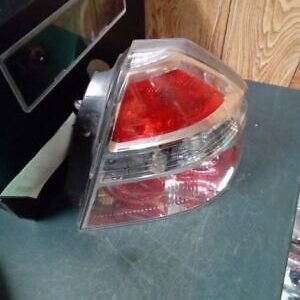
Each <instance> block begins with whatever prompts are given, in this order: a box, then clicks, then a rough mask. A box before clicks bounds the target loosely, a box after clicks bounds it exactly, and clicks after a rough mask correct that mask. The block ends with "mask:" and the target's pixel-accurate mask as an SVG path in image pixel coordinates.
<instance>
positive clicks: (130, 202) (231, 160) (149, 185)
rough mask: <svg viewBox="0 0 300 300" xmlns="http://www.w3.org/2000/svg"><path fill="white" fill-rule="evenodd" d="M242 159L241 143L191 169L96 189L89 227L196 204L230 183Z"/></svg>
mask: <svg viewBox="0 0 300 300" xmlns="http://www.w3.org/2000/svg"><path fill="white" fill-rule="evenodd" d="M239 158H240V142H238V143H237V144H236V145H235V146H233V147H232V148H230V149H228V150H225V151H223V152H222V153H220V154H219V155H217V156H215V157H214V158H213V159H211V160H209V161H206V162H204V163H202V164H200V165H199V166H195V167H194V168H193V169H191V170H187V171H184V172H180V173H178V174H174V175H169V176H165V177H160V178H156V179H148V180H142V181H139V182H132V183H125V184H118V185H112V186H107V187H102V188H100V189H99V190H98V191H97V194H96V199H95V205H94V208H93V211H92V213H91V214H90V217H89V219H88V223H87V226H88V227H90V228H93V227H94V226H107V225H113V224H126V223H130V222H133V221H141V220H145V219H152V218H159V217H165V216H168V215H172V214H175V213H179V212H183V211H186V210H189V209H192V208H194V207H197V206H198V205H200V204H203V203H205V202H207V201H209V200H210V199H212V198H214V197H215V196H216V195H217V194H218V193H219V192H220V191H222V190H223V189H224V188H225V187H226V186H227V185H228V181H229V180H230V179H231V177H232V175H233V173H234V171H235V169H236V167H237V164H238V161H239Z"/></svg>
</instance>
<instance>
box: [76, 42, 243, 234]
mask: <svg viewBox="0 0 300 300" xmlns="http://www.w3.org/2000/svg"><path fill="white" fill-rule="evenodd" d="M245 91H246V86H245V83H244V82H243V81H242V80H241V79H240V78H239V77H238V76H237V75H236V74H235V73H234V72H232V71H231V70H230V69H228V68H227V67H226V66H224V65H223V64H222V63H221V62H220V61H219V60H217V59H216V58H214V57H212V56H211V55H210V54H209V53H207V52H206V51H204V50H202V49H200V48H199V47H197V46H195V45H194V44H193V43H190V42H187V41H185V40H181V39H179V40H159V41H136V42H134V43H133V45H132V46H131V48H130V49H129V51H128V54H127V56H126V57H125V58H124V61H123V64H122V65H121V67H120V70H119V74H118V79H117V80H116V83H115V85H113V86H112V87H111V94H110V98H109V102H108V106H107V114H106V116H105V119H106V122H104V123H105V125H104V128H102V130H101V135H99V136H101V144H100V146H99V149H97V151H98V152H97V153H98V156H97V157H96V158H95V160H94V162H93V167H92V169H91V173H90V174H91V178H92V179H91V183H90V185H89V188H88V189H87V193H86V203H87V205H86V206H85V207H84V210H83V219H82V220H81V226H82V227H85V228H93V227H101V226H109V225H114V224H125V223H129V222H133V221H141V220H147V219H153V218H159V217H164V216H168V215H172V214H175V213H178V212H182V211H185V210H189V209H192V208H194V207H196V206H199V205H200V204H202V203H204V202H207V201H208V200H210V199H212V198H213V197H215V196H216V195H217V194H218V193H220V192H221V191H222V190H224V188H226V186H227V185H228V182H229V180H230V179H231V177H232V175H233V173H234V171H235V170H236V168H237V165H238V161H239V156H240V141H241V136H242V134H243V131H244V126H245V122H246V110H247V104H246V101H245V99H244V94H245ZM103 137H105V138H106V139H105V138H104V140H103Z"/></svg>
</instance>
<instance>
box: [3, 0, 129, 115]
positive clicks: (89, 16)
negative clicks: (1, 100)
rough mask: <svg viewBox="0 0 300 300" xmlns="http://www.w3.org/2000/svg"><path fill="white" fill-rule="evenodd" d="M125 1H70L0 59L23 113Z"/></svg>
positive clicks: (118, 12) (113, 18) (107, 25)
mask: <svg viewBox="0 0 300 300" xmlns="http://www.w3.org/2000/svg"><path fill="white" fill-rule="evenodd" d="M125 4H126V2H125V0H70V1H68V3H66V4H65V5H64V6H63V7H62V8H61V9H59V10H58V11H56V12H55V13H54V14H53V15H51V16H50V17H49V18H48V19H46V20H45V21H44V22H43V23H42V24H40V25H39V26H38V27H37V28H35V29H34V30H33V31H32V32H30V33H29V34H28V35H27V36H25V37H24V38H23V39H21V40H20V41H19V42H17V43H16V44H15V45H13V46H12V47H11V48H10V49H8V50H7V51H6V52H5V53H4V54H3V55H1V57H0V67H1V68H2V71H3V73H4V75H5V77H6V78H7V80H8V83H9V84H10V86H11V88H12V90H13V92H14V93H15V95H16V97H17V99H18V101H19V103H20V105H21V106H22V108H23V110H24V111H26V112H30V111H31V110H32V109H33V108H34V107H35V106H36V105H37V104H38V103H39V102H40V101H41V100H42V99H43V98H44V97H45V95H46V94H47V93H48V92H49V91H50V90H51V89H52V88H53V87H54V86H55V85H56V84H57V83H58V82H59V81H60V80H61V79H62V78H63V77H64V76H66V74H67V73H68V72H69V71H70V70H71V68H72V67H73V66H74V65H75V64H76V63H78V61H79V60H80V59H81V58H82V57H83V56H84V55H85V54H86V53H87V52H88V50H89V49H90V48H91V47H92V46H94V45H95V44H96V43H97V42H98V41H99V40H100V38H101V37H102V36H103V34H104V33H105V32H106V31H107V30H108V29H109V28H110V27H111V26H113V24H114V23H115V22H116V21H117V20H118V19H119V18H120V17H121V16H122V15H123V14H124V12H125Z"/></svg>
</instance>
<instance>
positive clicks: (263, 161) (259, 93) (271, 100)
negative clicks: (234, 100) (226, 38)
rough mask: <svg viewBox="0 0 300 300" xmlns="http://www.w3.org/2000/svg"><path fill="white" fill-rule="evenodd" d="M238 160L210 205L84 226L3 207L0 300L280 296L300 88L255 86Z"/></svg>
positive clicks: (299, 162)
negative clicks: (138, 220)
mask: <svg viewBox="0 0 300 300" xmlns="http://www.w3.org/2000/svg"><path fill="white" fill-rule="evenodd" d="M248 98H249V122H248V126H247V131H246V140H245V149H244V154H243V158H242V162H241V166H240V168H239V170H238V172H237V174H236V177H235V179H234V180H233V183H232V185H231V187H230V188H229V189H228V190H227V191H226V192H225V193H224V194H223V195H222V196H220V197H219V199H217V201H214V202H212V203H211V204H209V205H207V206H205V207H202V208H198V209H195V210H193V211H192V212H189V213H185V214H182V215H178V216H173V217H171V218H169V219H165V220H161V221H155V222H146V223H143V224H138V225H131V226H125V227H118V228H113V229H105V230H98V231H92V232H78V231H77V229H76V219H77V211H75V210H69V211H66V212H64V213H61V214H60V215H58V216H56V217H53V218H52V219H48V220H45V221H43V222H33V221H26V220H18V219H17V218H16V217H14V216H12V215H9V214H7V213H5V212H0V286H1V287H0V299H1V300H63V299H67V300H70V299H72V300H92V299H105V300H108V299H113V300H114V299H117V300H119V299H128V300H142V299H149V300H154V299H163V300H168V299H172V300H173V299H176V300H179V299H185V300H187V299H197V300H199V299H214V300H216V299H222V300H227V299H228V300H234V299H238V300H241V299H242V300H246V299H249V300H253V299H255V300H269V299H272V300H276V299H279V298H280V294H281V289H282V282H283V276H284V271H285V265H286V258H287V253H288V247H289V240H290V236H291V231H292V227H293V219H294V213H295V208H296V204H297V198H298V192H299V181H300V92H299V91H295V90H289V89H284V88H279V87H274V86H268V85H262V84H256V83H250V84H249V96H248Z"/></svg>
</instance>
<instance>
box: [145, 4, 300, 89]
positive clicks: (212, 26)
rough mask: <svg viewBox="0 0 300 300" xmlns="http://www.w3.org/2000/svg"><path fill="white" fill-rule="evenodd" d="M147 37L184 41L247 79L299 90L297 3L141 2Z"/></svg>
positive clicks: (299, 9) (299, 17) (299, 14)
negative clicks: (205, 50)
mask: <svg viewBox="0 0 300 300" xmlns="http://www.w3.org/2000/svg"><path fill="white" fill-rule="evenodd" d="M145 15H146V35H147V37H148V38H160V37H186V38H189V39H191V40H193V41H195V42H196V43H198V44H199V45H201V46H202V47H204V48H206V49H208V50H210V51H211V52H213V53H214V54H216V55H217V56H218V57H220V58H221V59H222V60H223V61H224V62H225V63H227V64H228V65H230V66H231V67H232V68H233V69H235V70H236V71H237V72H238V73H239V74H241V75H242V77H243V78H245V79H251V80H256V81H262V82H266V83H271V84H277V85H281V86H290V87H293V88H300V0H145Z"/></svg>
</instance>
